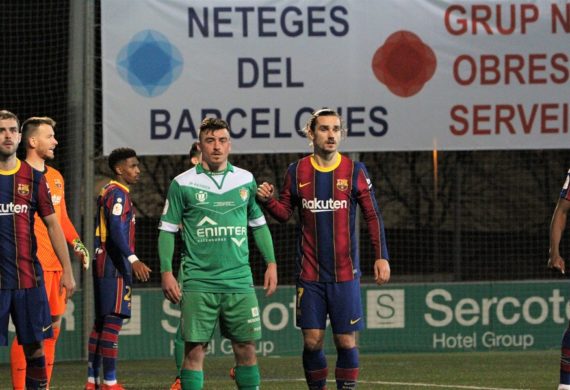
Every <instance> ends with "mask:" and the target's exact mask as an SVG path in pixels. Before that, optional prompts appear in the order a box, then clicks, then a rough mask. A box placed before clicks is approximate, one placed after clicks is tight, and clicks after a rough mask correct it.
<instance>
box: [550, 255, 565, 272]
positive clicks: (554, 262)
mask: <svg viewBox="0 0 570 390" xmlns="http://www.w3.org/2000/svg"><path fill="white" fill-rule="evenodd" d="M548 268H553V269H557V270H558V271H560V272H561V273H562V274H564V273H565V272H566V263H565V262H564V259H563V258H562V256H560V255H554V256H550V257H549V258H548Z"/></svg>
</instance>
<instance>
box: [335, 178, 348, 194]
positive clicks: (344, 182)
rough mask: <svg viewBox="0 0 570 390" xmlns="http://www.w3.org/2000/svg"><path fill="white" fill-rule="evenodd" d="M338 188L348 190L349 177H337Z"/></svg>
mask: <svg viewBox="0 0 570 390" xmlns="http://www.w3.org/2000/svg"><path fill="white" fill-rule="evenodd" d="M336 188H338V189H339V190H340V191H346V190H347V189H348V179H336Z"/></svg>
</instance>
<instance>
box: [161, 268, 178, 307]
mask: <svg viewBox="0 0 570 390" xmlns="http://www.w3.org/2000/svg"><path fill="white" fill-rule="evenodd" d="M160 278H161V282H160V284H161V287H162V292H163V293H164V297H165V298H166V299H168V300H169V301H170V302H172V303H178V302H180V298H182V292H181V291H180V286H179V285H178V281H177V280H176V278H175V277H174V275H172V272H163V273H162V274H161V276H160Z"/></svg>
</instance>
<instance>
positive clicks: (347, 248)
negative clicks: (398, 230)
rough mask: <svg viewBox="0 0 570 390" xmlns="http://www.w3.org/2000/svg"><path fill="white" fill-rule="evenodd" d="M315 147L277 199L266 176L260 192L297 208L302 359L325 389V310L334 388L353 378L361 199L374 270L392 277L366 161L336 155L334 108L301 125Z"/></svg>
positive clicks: (314, 382) (268, 204)
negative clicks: (357, 227)
mask: <svg viewBox="0 0 570 390" xmlns="http://www.w3.org/2000/svg"><path fill="white" fill-rule="evenodd" d="M304 130H305V132H306V135H307V137H308V139H309V140H310V142H311V144H312V146H313V154H312V155H310V156H306V157H304V158H302V159H301V160H299V161H297V162H294V163H293V164H291V165H290V166H289V168H288V169H287V173H286V175H285V182H284V184H283V187H282V189H281V193H280V194H279V199H275V198H273V193H274V187H273V185H271V184H269V183H263V184H261V185H260V186H259V188H258V191H257V198H258V199H259V200H260V201H261V202H262V203H263V204H264V205H265V208H266V210H267V211H268V212H269V214H271V215H272V216H273V217H274V218H275V219H277V220H278V221H280V222H285V221H287V220H288V219H289V218H290V217H291V215H292V214H293V211H294V209H295V208H298V209H299V215H300V224H301V228H300V229H299V231H300V236H299V239H298V248H297V253H298V258H297V265H296V277H297V326H299V327H300V328H301V329H302V331H303V341H304V345H303V367H304V369H305V377H306V380H307V384H308V386H309V389H312V390H316V389H325V388H326V380H327V375H328V368H327V361H326V358H325V355H324V352H323V342H324V335H325V327H326V319H327V314H328V316H329V318H330V322H331V326H332V331H333V339H334V342H335V345H336V349H337V361H336V370H335V377H336V383H337V388H338V389H353V388H355V387H356V382H357V378H358V367H359V360H358V347H357V345H356V332H357V331H359V330H361V329H363V325H364V324H363V323H364V320H363V316H362V305H361V301H360V276H361V271H360V261H359V258H358V250H357V245H358V242H357V240H356V235H355V217H356V212H357V205H360V207H361V209H362V212H363V215H364V219H365V221H366V224H367V225H368V231H369V234H370V241H371V243H372V246H373V247H374V253H375V259H376V261H375V262H374V278H375V280H376V283H378V284H382V283H386V282H388V280H389V279H390V265H389V263H388V250H387V247H386V240H385V236H384V227H383V223H382V217H381V215H380V210H379V208H378V205H377V203H376V198H375V197H374V189H373V186H372V183H371V181H370V178H369V177H368V173H367V171H366V168H365V167H364V165H363V164H362V163H360V162H356V161H352V160H351V159H350V158H348V157H346V156H344V155H341V154H340V153H339V152H338V147H339V144H340V141H341V136H342V135H343V133H344V132H345V131H346V130H345V129H344V128H343V125H342V119H341V117H340V116H339V115H338V113H336V112H335V111H334V110H331V109H327V108H325V109H322V110H318V111H316V112H314V113H313V114H312V115H311V118H310V119H309V121H308V122H307V124H306V126H305V129H304Z"/></svg>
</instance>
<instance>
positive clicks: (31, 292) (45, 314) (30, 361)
mask: <svg viewBox="0 0 570 390" xmlns="http://www.w3.org/2000/svg"><path fill="white" fill-rule="evenodd" d="M11 314H12V321H13V322H14V327H15V328H16V334H17V337H18V340H19V342H20V344H21V345H22V347H23V350H24V355H25V356H26V385H25V387H26V389H44V388H46V387H47V368H46V360H45V356H44V351H43V345H42V343H43V340H44V339H46V338H49V337H52V335H53V331H52V328H51V316H50V313H49V306H48V300H47V295H46V290H45V288H44V287H43V286H41V287H35V288H28V289H22V290H14V291H13V302H12V309H11Z"/></svg>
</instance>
